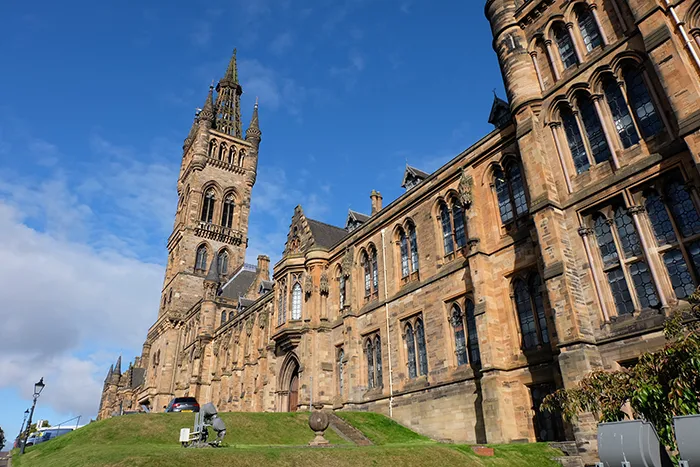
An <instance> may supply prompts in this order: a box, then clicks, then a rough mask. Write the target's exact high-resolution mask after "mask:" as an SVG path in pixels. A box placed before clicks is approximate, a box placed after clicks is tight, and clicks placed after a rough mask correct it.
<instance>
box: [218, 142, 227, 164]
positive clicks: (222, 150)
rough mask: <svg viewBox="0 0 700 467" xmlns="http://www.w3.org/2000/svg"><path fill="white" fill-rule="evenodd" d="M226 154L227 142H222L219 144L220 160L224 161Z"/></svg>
mask: <svg viewBox="0 0 700 467" xmlns="http://www.w3.org/2000/svg"><path fill="white" fill-rule="evenodd" d="M225 155H226V143H221V145H220V146H219V160H220V161H223V160H224V156H225Z"/></svg>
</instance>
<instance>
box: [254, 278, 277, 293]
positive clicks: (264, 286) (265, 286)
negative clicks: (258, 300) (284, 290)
mask: <svg viewBox="0 0 700 467" xmlns="http://www.w3.org/2000/svg"><path fill="white" fill-rule="evenodd" d="M274 286H275V283H274V282H272V281H260V288H259V290H258V293H259V294H260V295H262V294H265V293H267V292H269V291H270V290H272V288H273V287H274Z"/></svg>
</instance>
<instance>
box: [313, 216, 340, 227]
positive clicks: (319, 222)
mask: <svg viewBox="0 0 700 467" xmlns="http://www.w3.org/2000/svg"><path fill="white" fill-rule="evenodd" d="M304 217H306V216H304ZM306 221H307V222H309V221H312V222H316V223H317V224H323V225H327V226H328V227H333V228H335V229H338V230H345V229H344V228H342V227H338V226H337V225H333V224H329V223H327V222H323V221H319V220H316V219H311V218H310V217H306Z"/></svg>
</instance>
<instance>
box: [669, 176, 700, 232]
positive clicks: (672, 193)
mask: <svg viewBox="0 0 700 467" xmlns="http://www.w3.org/2000/svg"><path fill="white" fill-rule="evenodd" d="M666 194H667V196H668V198H669V206H670V207H671V212H672V213H673V218H674V220H675V221H676V224H677V225H678V230H680V231H681V235H683V236H684V237H690V236H692V235H696V234H700V216H699V215H698V211H697V210H696V209H695V205H694V204H693V200H692V199H691V197H690V193H689V192H688V190H687V189H686V187H685V185H683V184H682V183H681V182H678V181H673V182H671V183H669V184H668V186H667V187H666Z"/></svg>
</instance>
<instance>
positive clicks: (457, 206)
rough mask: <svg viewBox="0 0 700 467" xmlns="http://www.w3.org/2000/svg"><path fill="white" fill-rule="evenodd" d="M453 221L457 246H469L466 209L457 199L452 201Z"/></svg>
mask: <svg viewBox="0 0 700 467" xmlns="http://www.w3.org/2000/svg"><path fill="white" fill-rule="evenodd" d="M452 221H453V222H454V231H455V243H457V248H464V247H465V246H467V234H466V232H465V228H464V211H463V210H462V204H461V203H459V202H457V201H452Z"/></svg>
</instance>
